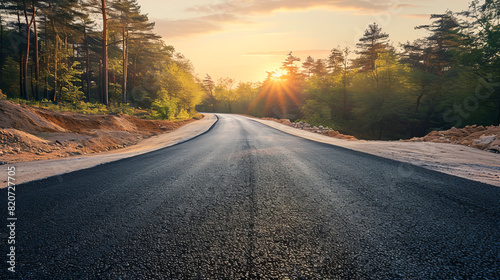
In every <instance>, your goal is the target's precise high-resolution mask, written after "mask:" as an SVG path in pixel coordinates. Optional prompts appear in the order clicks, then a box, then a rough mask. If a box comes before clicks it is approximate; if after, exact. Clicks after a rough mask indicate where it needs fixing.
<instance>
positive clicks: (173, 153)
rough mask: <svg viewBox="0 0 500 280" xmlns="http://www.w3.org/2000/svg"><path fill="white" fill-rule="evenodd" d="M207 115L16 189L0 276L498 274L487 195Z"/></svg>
mask: <svg viewBox="0 0 500 280" xmlns="http://www.w3.org/2000/svg"><path fill="white" fill-rule="evenodd" d="M219 117H220V120H219V122H218V123H217V124H216V125H215V126H214V128H213V129H212V130H211V131H209V132H208V133H206V134H205V135H202V136H200V137H198V138H196V139H194V140H191V141H189V142H186V143H183V144H180V145H177V146H173V147H170V148H166V149H163V150H159V151H156V152H152V153H149V154H145V155H141V156H137V157H134V158H130V159H125V160H121V161H118V162H114V163H110V164H105V165H101V166H97V167H95V168H91V169H87V170H83V171H78V172H74V173H70V174H67V175H64V176H62V177H53V178H49V179H46V180H42V181H37V182H33V183H28V184H24V185H20V186H18V187H17V189H16V217H17V218H18V220H17V224H16V246H17V247H16V257H17V259H16V262H17V263H16V273H15V274H12V273H9V272H8V271H7V270H6V268H7V265H6V263H5V261H6V259H7V257H6V254H7V253H8V252H7V244H6V243H7V239H6V237H7V235H6V234H5V232H6V224H7V221H5V219H4V218H2V220H4V222H3V223H4V224H5V225H3V226H2V227H1V232H2V233H3V235H2V240H1V241H2V247H1V248H2V252H1V255H0V259H1V258H4V259H5V260H3V259H2V260H1V261H2V271H1V274H0V276H2V277H0V278H3V277H5V278H7V277H11V278H18V279H500V273H499V270H500V266H499V260H500V257H499V244H500V241H499V240H500V188H498V187H493V186H489V185H485V184H481V183H476V182H472V181H468V180H465V179H461V178H456V177H453V176H449V175H445V174H441V173H437V172H434V171H429V170H425V169H422V168H418V167H414V166H411V165H407V164H402V163H398V162H395V161H391V160H387V159H383V158H379V157H375V156H371V155H366V154H363V153H359V152H353V151H350V150H346V149H343V148H339V147H334V146H329V145H326V144H320V143H315V142H312V141H309V140H304V139H301V138H298V137H295V136H291V135H288V134H284V133H283V132H280V131H277V130H273V129H272V128H269V127H266V126H264V125H262V124H259V123H257V122H254V121H251V120H248V119H245V118H242V117H237V116H231V115H220V116H219ZM4 167H5V166H4ZM5 169H6V168H5ZM0 196H1V200H0V203H1V204H0V205H2V206H1V209H0V210H1V211H2V212H1V213H2V217H7V212H6V211H7V206H6V205H7V198H6V197H7V193H6V189H3V190H1V191H0Z"/></svg>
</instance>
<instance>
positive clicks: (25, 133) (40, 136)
mask: <svg viewBox="0 0 500 280" xmlns="http://www.w3.org/2000/svg"><path fill="white" fill-rule="evenodd" d="M191 121H192V120H188V121H179V122H172V121H159V120H144V119H139V118H136V117H133V116H128V115H84V114H77V113H69V112H54V111H49V110H45V109H38V108H34V107H30V106H23V105H19V104H16V103H12V102H10V101H7V100H0V164H6V163H11V162H21V161H30V160H41V159H54V158H60V157H67V156H74V155H83V154H90V153H98V152H105V151H109V150H113V149H119V148H123V147H127V146H131V145H135V144H137V143H138V142H139V141H140V140H142V139H145V138H148V137H151V136H153V135H157V134H160V133H164V132H168V131H171V130H174V129H175V128H177V127H179V126H182V125H184V124H186V123H188V122H191Z"/></svg>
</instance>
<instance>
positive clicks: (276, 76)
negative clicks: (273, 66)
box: [268, 69, 286, 81]
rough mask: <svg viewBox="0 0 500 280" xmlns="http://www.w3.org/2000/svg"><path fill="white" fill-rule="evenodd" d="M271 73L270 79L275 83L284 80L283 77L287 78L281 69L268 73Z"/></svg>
mask: <svg viewBox="0 0 500 280" xmlns="http://www.w3.org/2000/svg"><path fill="white" fill-rule="evenodd" d="M268 73H269V78H270V79H271V80H273V81H279V80H282V79H283V77H284V76H285V74H286V73H285V72H284V71H283V70H281V69H278V70H274V71H271V72H268Z"/></svg>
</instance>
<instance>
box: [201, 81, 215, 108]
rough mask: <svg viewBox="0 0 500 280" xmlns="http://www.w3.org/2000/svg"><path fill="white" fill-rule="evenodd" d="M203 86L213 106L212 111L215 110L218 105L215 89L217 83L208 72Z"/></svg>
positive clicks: (209, 102) (208, 100)
mask: <svg viewBox="0 0 500 280" xmlns="http://www.w3.org/2000/svg"><path fill="white" fill-rule="evenodd" d="M203 88H204V89H205V92H206V94H207V95H208V96H207V102H208V104H209V105H210V106H212V112H215V108H216V107H217V103H218V100H217V98H216V97H215V93H214V89H215V83H214V81H213V80H212V77H210V75H208V74H207V76H206V77H205V79H204V80H203Z"/></svg>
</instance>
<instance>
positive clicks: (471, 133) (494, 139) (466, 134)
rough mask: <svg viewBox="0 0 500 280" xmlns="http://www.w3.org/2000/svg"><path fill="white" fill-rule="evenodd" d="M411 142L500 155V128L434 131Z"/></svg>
mask: <svg viewBox="0 0 500 280" xmlns="http://www.w3.org/2000/svg"><path fill="white" fill-rule="evenodd" d="M406 141H409V142H434V143H451V144H459V145H464V146H468V147H472V148H477V149H480V150H484V151H490V152H493V153H500V126H488V127H484V126H477V125H472V126H466V127H464V128H455V127H453V128H451V129H449V130H444V131H433V132H431V133H429V134H428V135H426V136H424V137H421V138H413V139H410V140H406Z"/></svg>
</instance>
